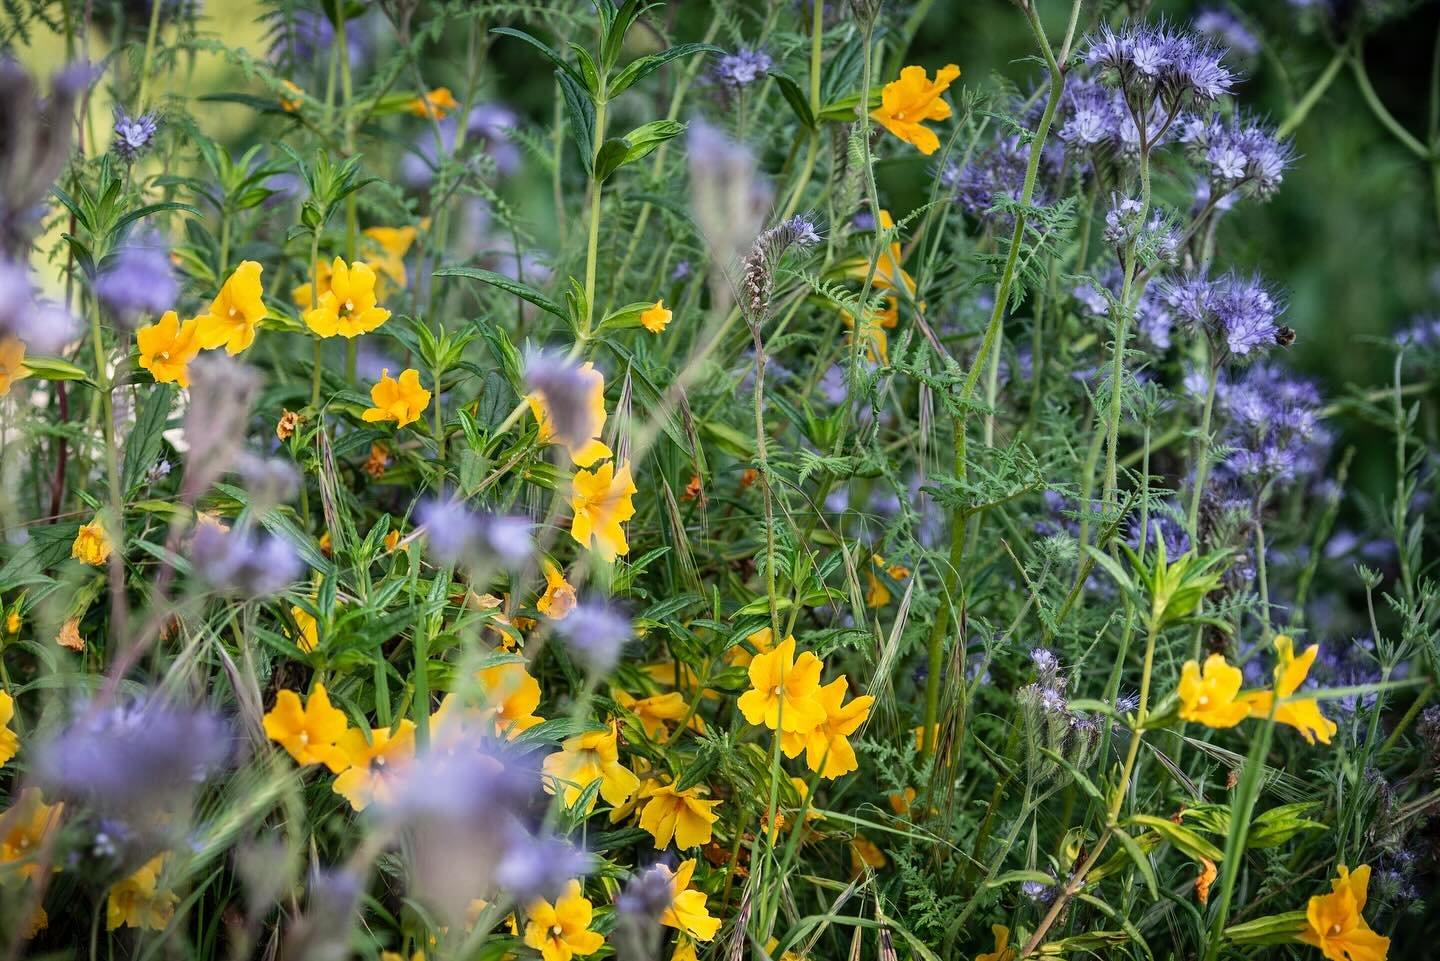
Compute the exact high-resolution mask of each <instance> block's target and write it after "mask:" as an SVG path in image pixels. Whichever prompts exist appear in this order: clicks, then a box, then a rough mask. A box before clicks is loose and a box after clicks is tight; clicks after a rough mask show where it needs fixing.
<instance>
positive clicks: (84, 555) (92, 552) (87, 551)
mask: <svg viewBox="0 0 1440 961" xmlns="http://www.w3.org/2000/svg"><path fill="white" fill-rule="evenodd" d="M70 556H71V557H73V558H75V559H76V560H77V561H79V562H80V563H82V564H90V565H92V566H94V567H99V566H100V565H101V564H104V563H105V562H106V561H108V560H109V559H110V535H108V534H106V533H105V525H104V524H102V523H101V522H100V519H99V518H96V519H95V520H93V521H91V522H90V523H88V524H86V525H84V526H82V527H81V528H80V530H79V531H78V532H77V533H76V534H75V541H74V543H72V544H71V545H70Z"/></svg>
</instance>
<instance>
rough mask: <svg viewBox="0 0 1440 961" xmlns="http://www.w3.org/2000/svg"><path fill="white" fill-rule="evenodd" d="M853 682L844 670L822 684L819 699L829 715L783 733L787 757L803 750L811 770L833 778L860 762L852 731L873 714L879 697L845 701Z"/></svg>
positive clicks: (869, 696) (782, 739)
mask: <svg viewBox="0 0 1440 961" xmlns="http://www.w3.org/2000/svg"><path fill="white" fill-rule="evenodd" d="M847 690H849V683H848V682H847V681H846V680H845V675H844V674H841V675H840V676H839V677H837V678H835V680H833V681H831V682H830V683H829V684H826V685H825V686H824V687H822V688H820V690H819V692H818V694H817V695H816V700H817V701H818V702H819V704H820V706H821V707H822V708H823V709H824V711H825V719H824V720H823V721H821V722H820V723H819V724H818V725H816V726H815V728H814V729H812V730H811V731H809V732H786V733H784V734H782V735H781V737H780V749H781V750H782V751H784V752H785V756H786V757H795V756H796V755H797V754H799V753H800V752H801V751H802V750H803V751H804V752H805V763H806V764H807V765H809V767H810V770H812V771H814V772H816V773H817V774H819V775H820V776H821V777H823V778H825V779H827V780H831V779H834V778H837V777H840V776H841V775H844V774H849V773H850V772H851V771H853V770H855V769H856V768H858V767H859V766H860V762H859V761H857V760H856V759H855V749H854V748H853V747H851V746H850V738H849V736H850V735H851V734H854V733H855V732H856V731H857V730H859V728H860V725H861V724H864V723H865V719H866V718H868V717H869V716H870V705H871V704H872V703H874V701H875V698H874V697H872V696H871V695H869V694H865V695H862V696H860V697H857V698H855V699H854V700H852V701H851V702H850V703H849V704H843V705H842V703H841V702H842V701H843V700H844V699H845V692H846V691H847Z"/></svg>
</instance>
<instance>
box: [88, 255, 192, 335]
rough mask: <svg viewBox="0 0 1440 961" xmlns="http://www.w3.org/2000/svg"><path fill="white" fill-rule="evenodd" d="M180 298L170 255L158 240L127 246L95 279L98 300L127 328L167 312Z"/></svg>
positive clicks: (110, 260)
mask: <svg viewBox="0 0 1440 961" xmlns="http://www.w3.org/2000/svg"><path fill="white" fill-rule="evenodd" d="M179 294H180V285H179V284H178V283H176V281H175V268H174V267H173V266H172V265H171V263H170V254H169V252H168V251H167V250H166V249H165V247H164V244H163V242H162V241H161V240H160V239H159V238H158V237H152V238H147V239H145V240H143V241H141V242H131V243H129V244H126V245H125V246H124V247H122V248H120V250H119V251H117V252H116V253H115V254H114V255H113V256H112V257H109V258H107V259H106V262H105V269H104V270H103V271H102V272H101V273H100V275H99V276H98V277H96V278H95V296H96V297H97V298H99V300H100V302H101V303H102V304H104V305H105V306H106V308H108V309H109V310H110V311H111V312H112V313H113V314H114V315H115V316H116V317H118V318H119V319H120V320H121V321H123V322H124V323H125V324H126V325H127V326H128V325H133V324H135V323H136V321H138V320H139V319H140V317H141V315H144V314H158V313H160V312H161V311H163V310H165V309H166V308H167V307H169V306H170V305H171V304H173V303H174V302H175V298H176V297H177V296H179Z"/></svg>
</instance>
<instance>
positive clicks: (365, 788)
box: [332, 719, 415, 811]
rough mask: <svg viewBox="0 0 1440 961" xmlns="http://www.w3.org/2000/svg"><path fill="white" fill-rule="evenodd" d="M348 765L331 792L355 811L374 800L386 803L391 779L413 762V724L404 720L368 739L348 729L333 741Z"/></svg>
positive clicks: (359, 731) (358, 731)
mask: <svg viewBox="0 0 1440 961" xmlns="http://www.w3.org/2000/svg"><path fill="white" fill-rule="evenodd" d="M335 746H336V747H337V748H339V749H340V751H341V752H343V753H344V755H345V761H346V763H347V764H348V765H349V767H347V768H346V769H345V770H344V772H343V773H342V774H341V775H340V776H339V777H337V778H336V779H335V783H334V785H332V790H334V792H335V793H336V794H339V795H341V796H342V797H344V798H345V799H346V800H347V801H349V802H350V806H351V807H352V808H354V809H355V810H357V811H363V810H365V808H367V807H369V805H370V802H371V801H374V800H376V799H379V800H380V801H382V802H383V801H386V800H389V798H390V796H391V792H392V788H391V785H390V779H391V778H392V777H393V776H395V775H396V774H397V772H399V771H403V770H404V769H405V766H406V765H408V764H409V763H410V762H411V761H412V760H414V759H415V722H413V721H411V720H409V719H406V720H403V721H401V722H400V726H399V727H398V728H396V729H395V731H394V732H393V733H392V732H391V730H390V729H389V728H387V727H378V728H375V729H374V730H372V731H371V732H370V740H368V741H367V740H366V739H365V732H364V731H362V730H360V729H359V728H354V727H352V728H348V729H347V730H345V731H344V733H342V734H341V735H340V737H339V739H338V740H337V741H336V742H335Z"/></svg>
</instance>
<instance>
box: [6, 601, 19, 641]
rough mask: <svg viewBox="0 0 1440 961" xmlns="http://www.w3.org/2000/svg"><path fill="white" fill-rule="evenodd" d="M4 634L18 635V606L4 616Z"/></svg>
mask: <svg viewBox="0 0 1440 961" xmlns="http://www.w3.org/2000/svg"><path fill="white" fill-rule="evenodd" d="M5 633H6V634H19V633H20V607H19V605H18V604H17V605H16V606H15V607H12V608H11V609H10V613H9V614H6V615H5Z"/></svg>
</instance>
